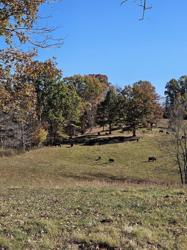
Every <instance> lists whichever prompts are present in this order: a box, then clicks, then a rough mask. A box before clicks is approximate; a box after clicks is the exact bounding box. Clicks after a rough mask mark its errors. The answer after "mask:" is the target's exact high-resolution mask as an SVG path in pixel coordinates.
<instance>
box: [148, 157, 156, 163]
mask: <svg viewBox="0 0 187 250" xmlns="http://www.w3.org/2000/svg"><path fill="white" fill-rule="evenodd" d="M151 161H152V162H154V161H156V157H155V156H150V157H149V158H148V162H151Z"/></svg>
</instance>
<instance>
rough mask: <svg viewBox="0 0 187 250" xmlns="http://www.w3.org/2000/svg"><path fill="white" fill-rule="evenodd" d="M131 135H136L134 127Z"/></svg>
mask: <svg viewBox="0 0 187 250" xmlns="http://www.w3.org/2000/svg"><path fill="white" fill-rule="evenodd" d="M132 132H133V135H132V136H136V129H135V128H133V131H132Z"/></svg>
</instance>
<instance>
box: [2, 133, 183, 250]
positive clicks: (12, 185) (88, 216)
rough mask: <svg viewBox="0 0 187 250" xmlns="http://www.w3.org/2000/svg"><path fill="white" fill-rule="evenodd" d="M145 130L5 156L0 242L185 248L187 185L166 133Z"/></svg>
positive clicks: (108, 249)
mask: <svg viewBox="0 0 187 250" xmlns="http://www.w3.org/2000/svg"><path fill="white" fill-rule="evenodd" d="M114 134H116V132H115V133H114ZM139 135H140V136H143V138H142V139H141V140H140V141H139V142H125V143H116V144H106V145H100V146H99V145H96V146H81V145H79V146H78V145H76V146H74V147H73V148H69V147H68V146H67V145H65V146H62V147H45V148H41V149H36V150H32V151H30V152H26V153H25V154H19V155H13V156H11V157H2V158H0V187H1V190H0V201H1V202H0V249H1V250H3V249H4V250H5V249H6V250H8V249H9V250H14V249H16V250H17V249H18V250H19V249H23V250H25V249H33V250H35V249H36V250H40V249H51V250H52V249H67V250H68V249H72V250H78V249H85V250H86V249H90V250H91V249H95V250H96V249H103V250H104V249H105V250H120V249H121V250H123V249H124V250H125V249H132V250H137V249H140V250H143V249H144V250H145V249H165V250H166V249H168V250H170V249H179V250H186V249H187V247H186V246H187V238H186V235H187V214H186V211H187V190H186V189H185V188H181V187H180V178H179V175H178V169H177V167H176V166H175V164H174V161H173V159H172V158H171V157H170V156H169V155H167V154H166V153H165V150H163V149H162V148H161V147H160V141H162V142H164V141H165V140H167V139H168V135H165V134H159V133H158V130H154V131H153V132H150V131H147V132H146V133H142V132H141V131H140V132H139ZM162 145H163V143H162ZM152 155H155V156H156V157H157V161H156V162H148V161H147V159H148V157H149V156H152ZM99 156H100V157H101V159H100V160H97V159H98V157H99ZM109 158H113V159H114V162H113V163H109Z"/></svg>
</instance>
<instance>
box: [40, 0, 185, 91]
mask: <svg viewBox="0 0 187 250" xmlns="http://www.w3.org/2000/svg"><path fill="white" fill-rule="evenodd" d="M129 1H131V0H129ZM134 2H135V1H133V0H132V1H131V3H129V4H126V5H123V6H120V0H63V1H61V2H59V3H57V4H51V5H47V6H43V7H42V8H41V13H40V14H41V15H42V16H48V15H52V16H53V17H52V18H50V19H49V20H45V22H48V23H49V24H52V25H55V26H59V27H61V28H60V29H58V32H56V33H57V34H56V36H58V37H60V38H64V45H63V46H62V48H60V49H56V48H54V49H50V50H49V49H48V50H44V51H41V52H40V59H42V60H44V59H46V58H49V57H52V56H55V57H56V58H57V62H58V65H59V67H60V68H62V69H63V71H64V76H70V75H73V74H88V73H101V74H106V75H107V76H108V77H109V81H110V82H111V83H112V84H114V85H117V86H120V87H123V86H124V85H126V84H131V83H134V82H136V81H138V80H149V81H151V82H152V83H153V84H154V85H155V86H156V89H157V91H158V92H159V94H161V95H163V93H164V88H165V84H166V82H167V81H168V80H170V79H171V78H179V77H180V76H181V75H185V74H187V62H186V60H187V32H186V28H187V14H186V13H187V0H180V1H177V0H164V1H163V0H156V1H154V0H149V3H150V5H152V10H150V11H148V12H147V13H146V15H145V20H144V21H139V20H138V18H139V17H140V16H141V13H142V12H141V11H142V10H141V9H140V8H139V7H137V6H136V5H135V4H134Z"/></svg>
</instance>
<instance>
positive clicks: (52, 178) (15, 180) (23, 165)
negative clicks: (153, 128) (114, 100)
mask: <svg viewBox="0 0 187 250" xmlns="http://www.w3.org/2000/svg"><path fill="white" fill-rule="evenodd" d="M155 133H156V132H155ZM160 138H162V139H163V138H167V136H166V135H162V136H160V135H158V133H156V135H154V133H153V134H152V133H149V134H147V135H144V137H143V139H140V141H139V142H125V143H115V144H106V145H95V146H81V145H76V146H74V147H73V148H69V146H67V145H64V146H62V147H45V148H41V149H37V150H32V151H30V152H26V153H25V154H20V155H17V156H12V157H2V158H1V159H0V172H1V178H0V186H1V187H44V188H45V187H47V188H50V187H53V188H54V187H57V188H60V187H64V186H66V185H68V186H69V185H70V186H71V185H72V183H73V185H74V183H77V182H78V183H79V182H85V181H86V182H87V181H88V182H89V181H101V182H103V181H109V182H111V181H112V182H115V181H117V182H130V183H144V182H145V183H166V184H170V183H173V184H179V183H180V178H179V174H178V169H177V167H176V166H175V163H174V161H173V160H172V158H171V156H170V155H167V154H166V153H165V151H164V150H162V148H161V147H160V146H159V140H160ZM152 155H154V156H156V157H157V161H156V162H148V157H149V156H152ZM98 157H101V159H100V160H97V159H98ZM110 158H112V159H114V162H113V163H109V159H110Z"/></svg>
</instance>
